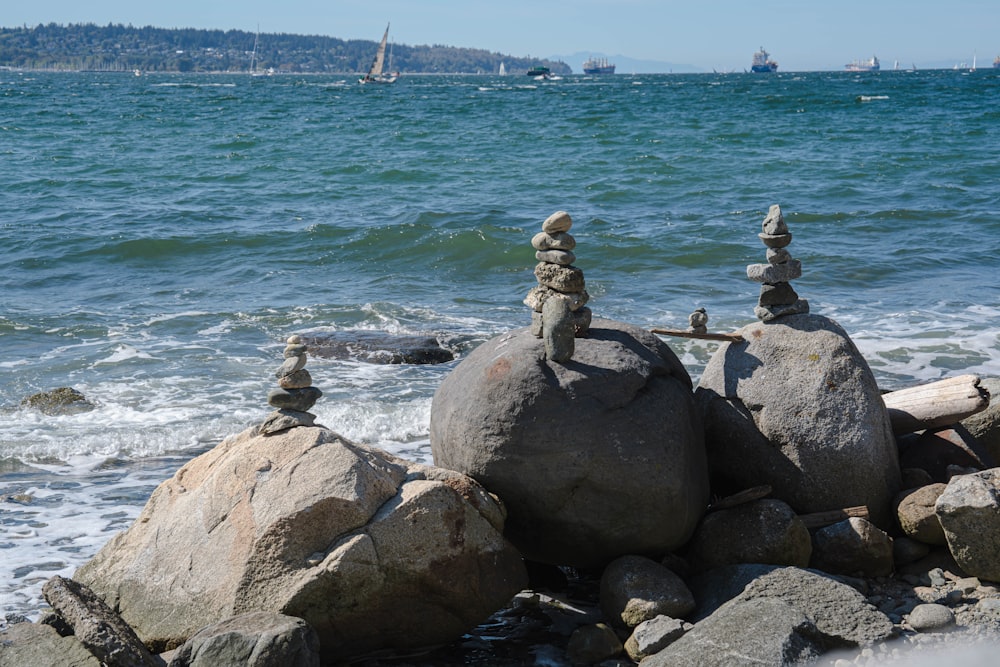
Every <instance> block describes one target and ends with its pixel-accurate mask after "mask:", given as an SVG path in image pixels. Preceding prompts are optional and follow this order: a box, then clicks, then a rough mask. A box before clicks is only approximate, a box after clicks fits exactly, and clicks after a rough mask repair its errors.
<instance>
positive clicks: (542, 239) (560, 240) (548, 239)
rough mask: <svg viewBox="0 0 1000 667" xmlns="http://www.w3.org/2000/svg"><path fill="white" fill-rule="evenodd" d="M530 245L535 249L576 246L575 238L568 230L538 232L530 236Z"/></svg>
mask: <svg viewBox="0 0 1000 667" xmlns="http://www.w3.org/2000/svg"><path fill="white" fill-rule="evenodd" d="M531 247H532V248H534V249H535V250H572V249H573V248H575V247H576V239H574V238H573V236H572V235H570V234H569V233H568V232H556V233H554V234H549V233H547V232H538V233H537V234H535V235H534V236H532V237H531Z"/></svg>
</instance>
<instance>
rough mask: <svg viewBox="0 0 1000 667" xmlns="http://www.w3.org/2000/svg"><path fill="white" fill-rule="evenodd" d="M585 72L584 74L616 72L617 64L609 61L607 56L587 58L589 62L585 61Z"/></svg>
mask: <svg viewBox="0 0 1000 667" xmlns="http://www.w3.org/2000/svg"><path fill="white" fill-rule="evenodd" d="M583 73H584V74H614V73H615V65H614V63H609V62H608V59H607V58H594V57H590V58H587V62H585V63H583Z"/></svg>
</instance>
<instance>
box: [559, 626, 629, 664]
mask: <svg viewBox="0 0 1000 667" xmlns="http://www.w3.org/2000/svg"><path fill="white" fill-rule="evenodd" d="M622 648H623V647H622V642H621V640H620V639H618V635H616V634H615V631H614V630H612V629H611V628H610V627H608V626H607V625H606V624H604V623H597V624H595V625H584V626H581V627H579V628H577V629H576V630H574V631H573V633H572V634H571V635H570V637H569V642H568V643H567V645H566V656H567V657H568V658H569V659H570V660H571V661H572V662H573V664H576V665H593V664H597V663H598V662H600V661H602V660H606V659H608V658H613V657H615V656H616V655H618V654H619V653H621V652H622Z"/></svg>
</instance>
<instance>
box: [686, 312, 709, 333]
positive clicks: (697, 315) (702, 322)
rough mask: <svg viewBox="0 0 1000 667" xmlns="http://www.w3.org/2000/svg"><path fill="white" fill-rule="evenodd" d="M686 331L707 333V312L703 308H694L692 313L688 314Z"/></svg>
mask: <svg viewBox="0 0 1000 667" xmlns="http://www.w3.org/2000/svg"><path fill="white" fill-rule="evenodd" d="M688 332H689V333H696V334H703V333H708V313H707V312H706V311H705V309H704V308H696V309H695V311H694V312H693V313H691V314H690V315H688Z"/></svg>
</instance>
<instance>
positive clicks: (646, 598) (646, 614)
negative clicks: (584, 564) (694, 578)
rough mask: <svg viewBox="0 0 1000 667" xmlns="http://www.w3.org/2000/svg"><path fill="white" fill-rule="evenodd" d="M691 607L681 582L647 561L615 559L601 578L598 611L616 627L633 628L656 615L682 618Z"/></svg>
mask: <svg viewBox="0 0 1000 667" xmlns="http://www.w3.org/2000/svg"><path fill="white" fill-rule="evenodd" d="M694 608H695V603H694V597H693V596H692V595H691V591H690V590H688V587H687V586H686V585H685V584H684V581H683V580H681V578H680V577H678V576H677V575H676V574H674V573H673V572H671V571H670V570H669V569H667V568H666V567H664V566H663V565H660V564H659V563H657V562H656V561H654V560H650V559H649V558H644V557H642V556H622V557H621V558H616V559H615V560H613V561H612V562H611V563H610V564H609V565H608V566H607V567H606V568H605V569H604V573H603V574H602V575H601V610H602V611H603V612H604V617H605V618H606V619H608V621H609V622H611V623H614V624H615V625H618V626H625V627H628V628H634V627H635V626H637V625H639V624H640V623H642V622H643V621H648V620H650V619H653V618H656V617H657V616H671V617H673V618H683V617H684V616H687V615H688V614H689V613H691V612H692V611H694Z"/></svg>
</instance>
